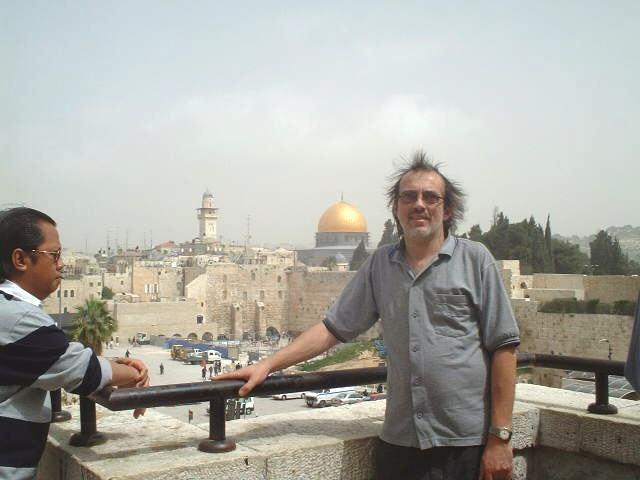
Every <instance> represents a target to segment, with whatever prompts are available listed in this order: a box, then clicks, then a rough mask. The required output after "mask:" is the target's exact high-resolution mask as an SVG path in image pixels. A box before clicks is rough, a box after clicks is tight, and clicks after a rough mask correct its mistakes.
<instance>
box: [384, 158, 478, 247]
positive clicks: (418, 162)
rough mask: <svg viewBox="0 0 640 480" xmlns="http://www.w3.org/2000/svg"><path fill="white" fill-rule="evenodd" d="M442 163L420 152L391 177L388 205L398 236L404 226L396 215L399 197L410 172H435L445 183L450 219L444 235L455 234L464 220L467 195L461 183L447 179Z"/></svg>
mask: <svg viewBox="0 0 640 480" xmlns="http://www.w3.org/2000/svg"><path fill="white" fill-rule="evenodd" d="M441 167H442V164H441V163H434V162H433V160H431V158H429V156H428V155H427V154H426V153H425V152H423V151H422V150H418V151H417V152H416V153H415V154H414V155H413V158H412V159H411V160H410V161H409V160H408V161H405V162H404V163H403V164H402V165H401V166H400V167H399V168H398V169H397V170H396V171H395V172H393V173H392V174H391V175H390V176H389V184H390V185H389V188H388V189H387V205H388V206H389V208H390V209H391V211H392V212H393V219H394V220H395V222H396V228H397V229H398V235H403V233H404V232H403V230H402V226H401V225H400V221H399V220H398V217H397V215H396V214H395V210H396V206H397V205H398V197H399V195H400V181H401V180H402V177H404V176H405V175H406V174H407V173H409V172H417V171H424V172H435V173H437V174H438V175H440V178H442V180H443V181H444V209H445V212H447V213H448V214H449V218H448V219H446V220H445V221H444V233H445V235H448V234H449V232H450V231H451V232H452V233H455V231H456V227H457V226H458V222H459V221H461V220H462V219H463V218H464V211H465V208H466V207H465V193H464V191H463V190H462V187H461V186H460V184H459V183H457V182H455V181H452V180H449V179H448V178H447V177H445V176H444V175H443V174H442V172H441V171H440V168H441Z"/></svg>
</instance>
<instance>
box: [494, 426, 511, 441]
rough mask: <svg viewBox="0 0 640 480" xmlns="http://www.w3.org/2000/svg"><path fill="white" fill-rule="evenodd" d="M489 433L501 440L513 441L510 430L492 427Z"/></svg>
mask: <svg viewBox="0 0 640 480" xmlns="http://www.w3.org/2000/svg"><path fill="white" fill-rule="evenodd" d="M489 433H491V434H493V435H495V436H496V437H498V438H499V439H500V440H505V441H508V440H511V430H509V429H508V428H503V427H491V428H490V429H489Z"/></svg>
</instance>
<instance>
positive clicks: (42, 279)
mask: <svg viewBox="0 0 640 480" xmlns="http://www.w3.org/2000/svg"><path fill="white" fill-rule="evenodd" d="M38 226H39V227H40V232H41V233H42V236H43V240H42V243H41V244H40V245H38V247H37V250H38V251H39V252H40V253H34V254H33V255H29V254H28V253H29V252H26V253H27V256H26V265H27V270H26V272H25V274H26V275H25V277H26V278H25V280H27V281H28V284H29V286H30V287H31V294H32V295H33V296H35V297H36V298H39V299H40V300H44V299H45V298H47V297H48V296H49V295H50V294H51V293H53V292H55V291H56V289H57V288H58V286H59V285H60V280H61V279H62V268H63V267H64V263H63V261H62V259H61V258H60V259H59V260H58V261H55V260H54V258H53V257H54V255H53V254H51V253H45V251H46V252H57V251H58V250H60V248H62V247H61V245H60V237H59V236H58V230H57V229H56V227H54V226H53V225H51V224H50V223H47V222H38Z"/></svg>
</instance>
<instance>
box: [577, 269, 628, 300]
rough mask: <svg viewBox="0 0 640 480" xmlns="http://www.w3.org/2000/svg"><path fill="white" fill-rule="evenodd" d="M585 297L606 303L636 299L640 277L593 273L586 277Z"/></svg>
mask: <svg viewBox="0 0 640 480" xmlns="http://www.w3.org/2000/svg"><path fill="white" fill-rule="evenodd" d="M584 284H585V287H584V288H585V299H586V300H591V299H594V298H597V299H599V300H600V301H601V302H604V303H613V302H615V301H617V300H631V301H636V300H637V298H638V292H640V277H638V276H625V275H591V276H587V277H585V279H584Z"/></svg>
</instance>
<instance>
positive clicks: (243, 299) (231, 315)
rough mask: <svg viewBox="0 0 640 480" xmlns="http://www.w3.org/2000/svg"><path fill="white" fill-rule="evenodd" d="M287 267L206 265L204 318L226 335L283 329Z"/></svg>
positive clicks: (259, 333) (260, 334)
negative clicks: (205, 314) (205, 315)
mask: <svg viewBox="0 0 640 480" xmlns="http://www.w3.org/2000/svg"><path fill="white" fill-rule="evenodd" d="M286 271H287V268H286V267H280V266H277V265H238V264H235V263H221V264H218V265H212V266H209V267H207V273H206V275H207V287H206V288H207V293H206V299H207V300H206V313H207V317H208V318H210V319H211V320H212V321H213V322H215V323H216V324H217V327H218V333H219V334H225V335H227V336H229V337H230V338H231V337H232V338H241V337H242V336H243V335H245V334H246V335H249V336H250V337H254V336H256V337H264V336H265V335H266V331H267V329H268V328H269V327H273V328H275V329H276V330H278V332H280V333H281V332H282V331H283V330H285V329H286V321H285V316H286V305H287V297H288V295H287V292H288V279H287V274H286Z"/></svg>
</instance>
